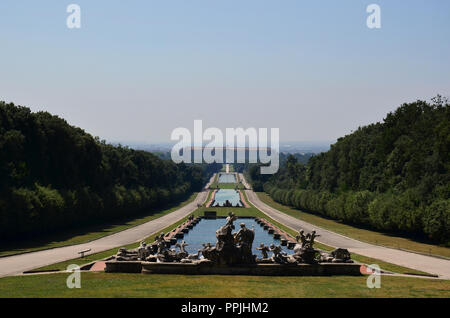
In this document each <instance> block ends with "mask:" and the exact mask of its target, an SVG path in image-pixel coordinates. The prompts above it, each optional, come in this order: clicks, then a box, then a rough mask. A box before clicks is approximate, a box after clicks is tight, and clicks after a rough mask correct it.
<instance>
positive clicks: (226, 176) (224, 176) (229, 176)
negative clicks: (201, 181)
mask: <svg viewBox="0 0 450 318" xmlns="http://www.w3.org/2000/svg"><path fill="white" fill-rule="evenodd" d="M219 183H236V176H235V175H234V174H233V173H221V174H219Z"/></svg>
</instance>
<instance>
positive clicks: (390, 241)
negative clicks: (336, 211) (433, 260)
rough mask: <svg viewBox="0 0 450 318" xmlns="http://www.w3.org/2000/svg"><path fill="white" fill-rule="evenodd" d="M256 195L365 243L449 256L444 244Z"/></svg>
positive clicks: (262, 199) (270, 203)
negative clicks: (354, 223) (356, 224)
mask: <svg viewBox="0 0 450 318" xmlns="http://www.w3.org/2000/svg"><path fill="white" fill-rule="evenodd" d="M257 195H258V197H259V198H260V199H261V201H263V202H264V203H266V204H267V205H270V206H271V207H273V208H275V209H277V210H279V211H281V212H284V213H286V214H288V215H290V216H293V217H295V218H297V219H300V220H303V221H306V222H308V223H311V224H314V225H317V226H319V227H322V228H324V229H327V230H330V231H333V232H336V233H339V234H342V235H345V236H348V237H351V238H354V239H357V240H360V241H364V242H367V243H372V244H377V245H383V246H386V247H392V248H397V249H404V250H409V251H414V252H418V253H422V254H428V255H437V256H442V257H446V258H450V248H448V247H444V246H438V245H433V244H427V243H422V242H417V241H414V240H412V239H410V238H405V237H400V236H393V235H390V234H385V233H380V232H376V231H371V230H367V229H362V228H358V227H354V226H351V225H347V224H343V223H340V222H338V221H335V220H332V219H327V218H323V217H321V216H318V215H315V214H310V213H306V212H303V211H300V210H298V209H295V208H292V207H288V206H285V205H282V204H280V203H278V202H275V201H274V200H273V199H272V198H271V197H270V196H269V195H268V194H266V193H262V192H258V193H257Z"/></svg>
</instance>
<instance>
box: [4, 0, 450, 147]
mask: <svg viewBox="0 0 450 318" xmlns="http://www.w3.org/2000/svg"><path fill="white" fill-rule="evenodd" d="M70 3H77V4H79V5H80V7H81V29H68V28H67V26H66V18H67V16H68V15H69V14H68V13H66V7H67V6H68V5H69V4H70ZM371 3H376V4H379V5H380V7H381V29H369V28H367V26H366V19H367V16H368V15H369V14H368V13H366V7H367V5H369V4H371ZM437 93H440V94H442V95H445V96H449V95H450V1H446V0H421V1H417V0H409V1H399V0H397V1H395V0H389V1H381V0H372V1H358V0H353V1H350V0H347V1H335V0H332V1H312V0H311V1H300V0H296V1H291V0H283V1H275V0H271V1H265V0H202V1H200V0H189V1H187V0H184V1H177V0H159V1H148V0H146V1H111V0H109V1H100V0H96V1H92V0H89V1H81V0H71V1H63V0H54V1H44V0H42V1H23V0H2V1H1V2H0V100H5V101H7V102H10V101H12V102H14V103H16V104H21V105H25V106H28V107H30V108H31V109H32V110H34V111H37V110H47V111H49V112H51V113H54V114H57V115H60V116H62V117H64V118H65V119H67V120H68V122H69V123H71V124H73V125H76V126H79V127H81V128H84V129H85V130H86V131H88V132H89V133H91V134H93V135H96V136H100V137H101V138H104V139H107V140H108V141H141V142H147V143H151V142H158V141H167V140H169V139H170V134H171V132H172V130H173V129H174V128H176V127H186V128H189V129H193V121H194V119H202V120H203V122H204V123H203V124H204V127H219V128H221V129H224V128H225V127H244V128H248V127H256V128H259V127H261V128H272V127H278V128H280V138H281V140H285V141H291V140H334V139H336V138H338V137H340V136H343V135H345V134H348V133H350V132H351V131H352V130H354V129H356V128H357V127H358V126H360V125H365V124H368V123H372V122H376V121H380V120H382V119H383V118H384V116H385V114H386V113H387V112H389V111H392V110H394V109H395V108H396V107H397V106H399V105H400V104H401V103H403V102H409V101H413V100H416V99H426V100H429V99H430V98H431V97H433V96H435V95H436V94H437Z"/></svg>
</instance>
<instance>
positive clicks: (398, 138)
mask: <svg viewBox="0 0 450 318" xmlns="http://www.w3.org/2000/svg"><path fill="white" fill-rule="evenodd" d="M449 170H450V106H449V104H448V101H447V100H443V99H442V98H440V97H439V96H438V97H437V98H435V99H433V103H431V104H430V103H427V102H424V101H417V102H414V103H409V104H404V105H402V106H401V107H399V108H398V109H397V110H396V111H394V112H392V113H389V114H388V115H387V116H386V118H385V119H384V121H383V122H381V123H376V124H372V125H369V126H365V127H360V128H359V129H358V130H357V131H355V132H354V133H352V134H350V135H347V136H345V137H343V138H340V139H338V141H337V142H336V143H335V144H334V145H332V146H331V149H330V150H329V151H327V152H324V153H321V154H318V155H316V156H314V157H312V158H311V159H310V160H309V162H308V164H306V165H305V164H303V163H300V162H299V160H298V159H297V158H295V157H294V156H290V157H289V158H288V159H287V161H286V164H285V165H283V166H282V168H281V169H280V171H279V172H278V173H277V174H275V175H274V176H273V177H271V178H270V179H266V180H264V182H265V185H264V189H265V190H266V191H267V192H268V193H269V194H270V195H271V196H272V197H273V198H274V199H275V200H276V201H279V202H281V203H283V204H287V205H292V206H295V207H297V208H299V209H303V210H306V211H310V212H315V213H320V214H323V215H326V216H328V217H332V218H334V219H338V220H342V221H344V222H347V223H353V224H360V225H364V226H369V227H373V228H376V229H379V230H383V231H390V232H404V233H409V235H416V236H427V237H428V238H430V239H432V240H434V241H437V242H443V243H448V242H449V240H450V172H449ZM255 178H256V179H258V177H257V176H256V177H255ZM259 178H264V177H263V176H260V177H259ZM256 182H258V180H256Z"/></svg>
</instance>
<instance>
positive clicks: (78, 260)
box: [33, 216, 188, 271]
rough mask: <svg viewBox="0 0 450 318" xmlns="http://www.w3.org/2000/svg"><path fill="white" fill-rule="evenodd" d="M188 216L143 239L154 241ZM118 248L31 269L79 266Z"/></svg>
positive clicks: (103, 256)
mask: <svg viewBox="0 0 450 318" xmlns="http://www.w3.org/2000/svg"><path fill="white" fill-rule="evenodd" d="M187 218H188V216H187V217H185V218H183V219H181V220H180V221H178V222H176V223H174V224H172V225H170V226H168V227H166V228H164V229H161V230H158V231H156V232H155V233H153V234H151V235H150V236H148V237H147V238H146V239H145V241H146V242H154V241H155V237H156V236H157V235H159V234H160V233H161V232H164V233H167V232H170V231H172V230H173V229H175V228H176V227H178V226H179V225H180V224H182V223H183V222H185V221H186V220H187ZM138 246H139V243H132V244H128V245H125V246H120V247H125V248H126V249H132V248H136V247H138ZM118 249H119V247H117V248H113V249H110V250H107V251H103V252H100V253H95V254H90V255H87V256H85V257H84V258H74V259H71V260H67V261H64V262H60V263H56V264H52V265H48V266H44V267H40V268H36V269H34V270H33V271H50V270H66V269H67V266H68V265H70V264H77V265H79V266H81V265H84V264H88V263H90V262H93V261H98V260H101V259H104V258H106V257H109V256H112V255H115V254H116V253H117V250H118Z"/></svg>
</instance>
